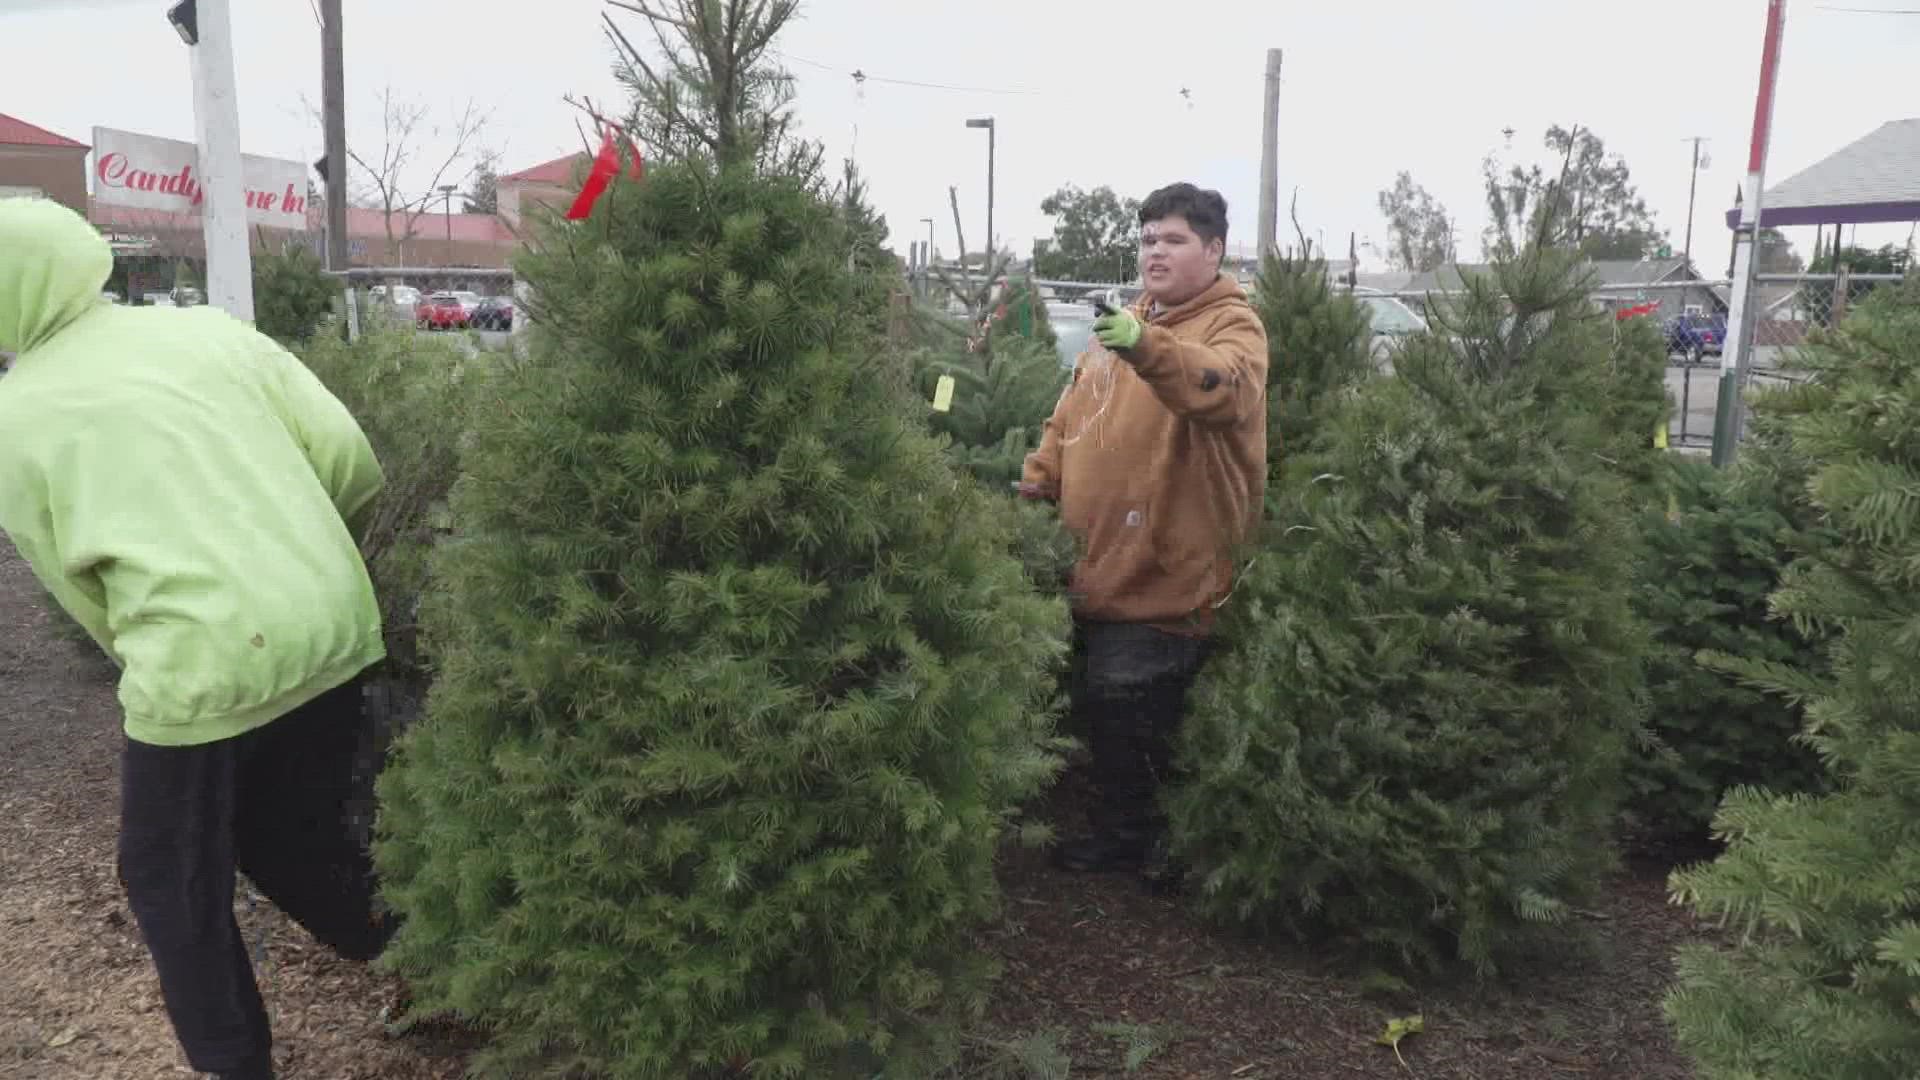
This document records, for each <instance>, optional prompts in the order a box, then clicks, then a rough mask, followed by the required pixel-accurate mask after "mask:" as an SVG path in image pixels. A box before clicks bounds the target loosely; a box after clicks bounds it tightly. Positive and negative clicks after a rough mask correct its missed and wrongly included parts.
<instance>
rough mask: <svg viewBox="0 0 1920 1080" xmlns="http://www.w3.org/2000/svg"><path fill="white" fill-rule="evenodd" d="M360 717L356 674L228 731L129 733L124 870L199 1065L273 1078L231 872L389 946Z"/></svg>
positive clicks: (345, 940)
mask: <svg viewBox="0 0 1920 1080" xmlns="http://www.w3.org/2000/svg"><path fill="white" fill-rule="evenodd" d="M364 717H365V710H364V709H363V707H362V703H361V696H360V688H359V684H358V682H357V681H355V682H350V683H348V684H347V685H346V686H344V687H341V688H340V689H337V690H333V691H330V692H328V693H326V694H323V695H321V696H320V697H319V698H316V699H315V700H313V701H312V702H310V703H308V704H307V705H304V706H302V707H301V708H299V709H297V710H295V711H294V712H291V713H289V714H287V715H286V716H283V717H281V718H280V719H278V720H275V721H273V722H272V723H270V724H267V725H265V726H263V727H260V728H256V729H254V730H253V731H249V732H247V733H245V734H243V735H239V736H236V737H234V738H231V739H223V740H221V741H219V742H215V743H208V744H205V745H202V746H178V747H174V746H151V745H148V744H145V743H139V742H135V741H133V740H131V739H129V740H128V741H127V746H126V750H125V753H124V755H123V757H122V764H121V770H120V877H121V881H122V882H123V883H124V885H125V887H126V890H127V903H128V906H129V907H131V908H132V910H133V915H134V918H135V919H136V920H137V921H138V923H139V925H140V932H141V934H142V935H143V936H144V937H145V938H146V942H147V948H148V950H149V951H151V952H152V953H153V963H154V967H155V968H157V969H158V971H159V973H160V990H161V995H162V997H163V998H164V999H165V1000H166V1005H167V1015H168V1016H169V1017H170V1018H171V1019H172V1021H173V1029H174V1033H175V1034H176V1035H177V1036H178V1037H179V1039H180V1044H181V1046H182V1047H183V1048H184V1049H185V1050H186V1054H187V1060H188V1061H189V1062H191V1063H192V1065H193V1067H194V1068H195V1069H198V1070H200V1071H202V1072H213V1073H221V1074H226V1075H233V1076H240V1077H250V1078H251V1077H263V1078H264V1077H270V1076H271V1075H272V1068H271V1051H272V1035H271V1033H270V1032H269V1031H268V1027H267V1013H266V1009H265V1007H264V1006H263V1005H262V1003H261V1000H260V991H259V989H258V987H256V986H255V984H254V978H253V965H252V964H251V963H250V962H249V960H248V958H247V949H246V945H245V943H244V942H243V940H242V938H241V933H240V928H239V926H238V924H237V923H236V922H235V921H234V917H233V895H234V870H235V869H236V868H238V869H239V870H241V871H244V872H245V873H246V875H247V877H248V878H249V879H251V880H252V881H253V883H254V885H256V886H258V888H259V889H260V891H261V892H262V893H265V894H266V896H267V897H268V898H270V899H271V900H272V901H273V902H274V904H275V905H276V906H278V907H279V908H280V910H281V911H283V912H285V913H286V914H287V915H288V916H290V917H291V918H292V919H293V920H294V921H296V922H298V923H299V924H300V925H301V926H304V927H306V928H307V930H308V931H309V932H310V933H312V934H313V936H314V937H315V938H318V939H319V940H320V941H321V942H322V943H324V944H326V945H328V946H330V947H331V948H333V949H334V950H335V951H337V952H339V953H340V954H341V955H343V956H347V957H349V958H353V959H361V960H367V959H372V958H373V957H375V956H377V955H378V954H379V953H380V950H381V949H382V948H383V947H385V944H386V940H387V937H388V936H390V934H391V929H390V927H389V925H388V923H389V920H387V919H386V918H384V917H382V916H381V915H380V914H379V913H378V912H377V911H376V910H375V906H374V899H373V897H374V888H373V868H372V862H371V859H370V858H369V856H368V854H367V850H366V848H365V846H364V844H363V842H362V838H361V837H362V834H361V830H360V829H358V828H356V827H355V824H354V822H353V821H351V820H350V818H351V817H352V816H353V811H354V810H355V809H356V808H357V800H356V799H355V794H356V789H357V788H358V787H360V786H362V783H361V782H362V781H364V780H365V779H367V778H365V777H361V776H357V775H356V771H357V770H356V767H355V766H356V760H357V758H358V751H359V749H360V747H361V741H362V738H363V736H364V734H365V732H364V731H363V728H364V726H365V725H364Z"/></svg>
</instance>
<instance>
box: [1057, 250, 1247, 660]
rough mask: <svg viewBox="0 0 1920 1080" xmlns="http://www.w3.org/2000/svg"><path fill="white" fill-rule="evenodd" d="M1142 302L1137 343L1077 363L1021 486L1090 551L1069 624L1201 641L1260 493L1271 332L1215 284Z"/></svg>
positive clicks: (1096, 350)
mask: <svg viewBox="0 0 1920 1080" xmlns="http://www.w3.org/2000/svg"><path fill="white" fill-rule="evenodd" d="M1146 304H1147V302H1146V300H1145V299H1144V298H1142V300H1141V302H1140V304H1139V305H1137V306H1136V307H1135V309H1134V314H1136V315H1139V316H1140V317H1141V319H1142V320H1143V321H1144V322H1146V324H1147V325H1146V328H1145V332H1144V333H1143V334H1142V335H1141V338H1140V343H1139V344H1138V345H1136V346H1134V347H1133V348H1132V349H1129V350H1127V351H1126V353H1125V354H1124V355H1122V354H1119V353H1115V352H1112V351H1109V350H1108V349H1106V348H1104V347H1102V346H1101V345H1100V344H1099V342H1098V341H1097V340H1096V341H1094V342H1093V344H1091V345H1090V346H1089V347H1088V349H1087V351H1086V352H1085V353H1083V354H1082V355H1081V357H1080V362H1079V364H1078V366H1077V367H1076V368H1075V369H1074V373H1073V381H1072V382H1071V383H1070V384H1068V386H1067V389H1066V390H1065V391H1064V392H1063V393H1062V394H1061V396H1060V401H1059V404H1057V405H1056V406H1054V410H1053V416H1052V418H1051V419H1049V420H1048V421H1047V423H1046V428H1045V431H1044V434H1043V435H1042V436H1041V439H1040V447H1039V449H1037V450H1035V451H1034V452H1033V453H1032V454H1029V455H1028V456H1027V461H1026V468H1025V470H1024V478H1023V479H1024V481H1025V483H1026V484H1028V485H1029V486H1030V489H1031V490H1035V491H1037V492H1038V493H1040V494H1042V495H1044V496H1048V497H1055V498H1057V499H1058V500H1059V503H1060V518H1061V521H1062V523H1063V524H1065V525H1066V526H1067V527H1068V528H1069V529H1072V530H1073V531H1074V532H1075V533H1076V534H1077V535H1078V536H1080V537H1081V539H1082V540H1083V541H1084V542H1085V545H1086V550H1085V554H1084V556H1083V557H1082V559H1081V561H1080V563H1079V565H1078V566H1077V567H1075V569H1074V574H1073V586H1072V593H1073V605H1074V613H1075V614H1076V615H1077V616H1079V617H1080V618H1082V619H1086V620H1090V621H1094V622H1129V623H1145V624H1148V625H1152V626H1155V627H1158V628H1160V629H1163V630H1167V631H1170V632H1172V633H1177V634H1185V635H1189V636H1204V635H1206V634H1207V633H1208V632H1209V631H1211V629H1212V627H1213V618H1214V611H1215V608H1217V607H1218V606H1219V604H1220V603H1221V602H1222V601H1224V600H1225V599H1226V597H1227V594H1228V593H1229V592H1231V591H1232V588H1233V565H1234V561H1233V554H1234V548H1235V547H1236V546H1237V545H1238V544H1239V543H1240V542H1241V541H1242V540H1244V539H1245V538H1246V537H1247V534H1248V532H1249V530H1250V529H1251V528H1252V526H1253V524H1254V522H1256V521H1257V520H1258V518H1259V515H1260V507H1261V500H1262V498H1263V496H1264V494H1265V491H1266V478H1267V393H1266V390H1267V335H1266V330H1265V328H1264V327H1262V326H1261V324H1260V319H1259V317H1258V316H1257V315H1255V314H1254V311H1253V308H1252V307H1251V306H1249V305H1248V303H1247V299H1246V295H1245V294H1244V293H1243V292H1242V291H1241V289H1240V286H1239V284H1238V283H1237V282H1235V281H1234V280H1233V279H1232V278H1231V277H1228V276H1226V275H1224V274H1223V275H1221V276H1220V277H1219V278H1218V279H1217V280H1216V281H1215V282H1214V283H1213V285H1212V286H1211V287H1210V288H1208V289H1207V290H1206V291H1205V292H1203V293H1201V294H1200V295H1199V296H1197V297H1195V298H1193V299H1192V300H1189V301H1188V302H1186V303H1184V304H1181V305H1180V306H1179V307H1176V308H1172V309H1169V310H1165V311H1161V312H1159V313H1158V314H1152V315H1150V314H1149V312H1148V308H1147V306H1146Z"/></svg>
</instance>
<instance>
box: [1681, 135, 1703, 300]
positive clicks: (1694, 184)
mask: <svg viewBox="0 0 1920 1080" xmlns="http://www.w3.org/2000/svg"><path fill="white" fill-rule="evenodd" d="M1699 186H1700V136H1698V135H1695V136H1694V137H1693V179H1691V180H1689V181H1688V182H1687V245H1686V248H1685V250H1684V251H1683V254H1684V255H1685V257H1686V260H1687V269H1688V270H1689V271H1691V270H1692V269H1693V196H1694V191H1695V190H1696V189H1697V188H1699Z"/></svg>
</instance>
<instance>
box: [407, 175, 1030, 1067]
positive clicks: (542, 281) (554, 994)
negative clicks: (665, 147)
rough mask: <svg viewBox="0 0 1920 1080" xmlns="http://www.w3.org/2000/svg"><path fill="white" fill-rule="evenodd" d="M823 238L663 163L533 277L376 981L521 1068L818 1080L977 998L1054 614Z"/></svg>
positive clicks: (822, 220) (473, 472)
mask: <svg viewBox="0 0 1920 1080" xmlns="http://www.w3.org/2000/svg"><path fill="white" fill-rule="evenodd" d="M840 228H841V225H840V223H839V219H838V218H837V216H836V214H835V213H834V210H833V208H832V207H831V205H829V204H828V202H827V201H826V200H825V199H823V198H822V197H821V196H820V194H819V193H817V192H816V191H815V190H814V189H813V188H812V187H811V186H809V185H808V184H805V183H803V182H800V181H797V180H793V179H788V178H782V177H762V176H755V175H753V174H752V173H751V172H750V171H747V170H744V169H741V168H729V169H727V170H725V171H722V172H715V171H713V170H710V169H706V168H703V167H701V166H698V165H685V166H678V165H669V166H665V167H661V168H657V169H655V170H653V171H651V172H650V173H649V177H648V179H647V180H646V181H645V183H644V184H641V185H639V186H637V187H634V186H629V185H621V186H619V187H617V188H616V189H615V191H614V192H613V194H612V196H611V197H610V199H609V200H608V202H607V203H605V204H603V206H602V208H601V209H600V210H599V211H598V212H597V213H596V216H595V218H594V219H593V220H592V221H591V222H590V223H589V225H588V227H587V228H585V229H583V230H580V231H578V232H575V233H571V234H561V235H554V236H551V237H549V238H548V240H547V249H546V250H545V251H544V252H543V253H541V254H539V255H537V256H533V257H529V258H527V259H526V260H525V262H524V263H523V265H522V267H521V270H522V273H523V275H524V276H525V278H526V279H527V280H528V282H529V283H530V284H531V285H532V287H533V289H534V292H535V295H536V297H537V298H538V301H539V311H538V313H537V316H536V319H537V325H538V326H539V327H540V328H541V329H540V331H539V333H538V334H537V335H536V336H535V337H534V338H533V342H534V344H533V346H532V349H533V354H532V359H531V362H530V363H529V364H528V365H527V366H526V368H525V369H524V370H523V371H520V372H517V373H515V374H510V375H507V376H505V377H504V379H505V383H506V385H504V386H503V387H502V388H501V391H500V393H499V394H498V395H497V396H496V397H495V398H494V399H493V400H492V402H491V404H490V405H489V406H487V407H484V408H483V410H482V418H481V421H480V425H479V428H478V430H477V431H476V432H475V433H474V436H473V439H472V447H471V449H470V450H469V451H468V453H467V454H466V455H465V458H464V461H463V466H464V473H465V475H464V479H463V480H462V483H461V485H460V487H459V488H458V489H457V490H456V494H455V500H454V507H453V510H454V515H453V516H454V524H455V531H456V539H455V540H454V541H453V542H452V543H451V544H449V545H447V546H446V547H444V548H443V549H442V551H441V553H440V554H439V555H438V556H437V558H436V562H435V571H436V576H437V578H438V582H439V586H438V592H437V594H436V595H435V596H434V597H433V598H432V599H431V601H430V603H429V609H428V628H429V632H430V635H431V640H432V642H433V644H434V648H435V652H436V659H437V662H438V673H439V681H438V682H437V683H436V684H435V686H434V689H433V694H432V697H431V699H430V706H429V711H428V716H427V718H426V719H425V720H424V721H423V722H422V723H420V724H419V725H417V726H416V727H415V728H414V729H413V730H412V731H411V732H410V733H409V734H408V736H407V737H406V739H405V741H404V743H403V745H402V748H401V752H400V754H399V758H398V760H397V762H396V764H395V765H394V766H393V767H392V768H390V769H389V771H388V773H387V774H386V776H385V777H384V778H383V782H382V798H383V805H384V812H385V817H384V820H383V834H384V840H383V842H382V844H381V845H380V851H379V854H380V861H381V864H382V867H383V870H384V872H385V874H386V875H387V880H388V882H389V885H388V891H389V895H390V896H391V898H392V899H393V900H394V901H395V903H396V904H397V905H398V907H399V908H400V909H401V910H402V911H404V912H406V913H407V915H408V916H409V921H408V923H407V925H406V929H405V931H404V932H403V933H402V935H401V937H400V938H399V939H398V940H397V942H396V944H395V946H394V949H393V952H392V956H393V958H394V961H393V962H394V964H395V965H396V966H397V967H398V968H399V969H401V970H403V971H406V972H408V973H410V975H411V976H412V977H413V979H414V986H415V989H416V991H417V993H418V995H419V999H420V1001H421V1002H422V1004H423V1006H425V1007H427V1008H430V1009H433V1008H437V1009H451V1010H454V1011H456V1012H458V1013H460V1014H462V1015H466V1016H470V1017H474V1018H477V1019H480V1020H483V1021H485V1022H487V1023H489V1024H491V1025H493V1026H494V1027H495V1029H496V1031H497V1032H498V1035H499V1043H498V1046H497V1052H498V1054H499V1056H500V1059H501V1060H502V1061H504V1062H506V1063H508V1064H509V1065H510V1066H511V1067H513V1068H515V1069H520V1070H531V1069H533V1067H534V1063H535V1062H539V1061H544V1062H545V1063H546V1064H547V1065H548V1066H549V1067H550V1068H551V1069H553V1070H555V1071H556V1073H557V1072H558V1071H559V1070H561V1069H563V1068H564V1067H565V1066H566V1065H568V1064H569V1063H572V1062H579V1063H583V1064H587V1065H591V1066H592V1067H594V1068H598V1069H602V1070H605V1071H606V1072H607V1073H608V1074H609V1075H612V1076H623V1077H624V1076H632V1077H668V1076H672V1077H682V1076H685V1075H687V1070H688V1069H689V1068H692V1067H697V1066H701V1065H710V1064H713V1063H715V1062H726V1061H729V1060H733V1059H735V1058H741V1057H746V1058H751V1059H752V1060H753V1061H754V1062H755V1063H756V1068H757V1069H762V1070H765V1072H766V1074H767V1075H781V1076H798V1075H827V1074H829V1073H830V1072H831V1070H832V1069H833V1068H835V1067H836V1066H837V1065H838V1064H839V1063H841V1062H842V1056H843V1055H844V1054H846V1053H849V1052H850V1051H849V1048H850V1047H853V1048H859V1049H863V1050H864V1051H866V1052H869V1053H871V1054H873V1055H876V1056H878V1058H879V1059H880V1060H882V1061H888V1060H897V1059H896V1054H897V1053H898V1051H899V1048H898V1047H896V1045H895V1043H896V1040H899V1039H901V1038H902V1036H904V1035H906V1034H908V1033H909V1032H910V1031H911V1030H912V1027H911V1025H910V1023H909V1021H910V1020H911V1019H912V1018H914V1017H915V1016H918V1015H920V1014H922V1013H925V1012H932V1011H938V1010H940V1009H942V1008H953V1007H957V1006H960V1005H966V1004H970V1003H972V1002H974V1001H975V1000H976V998H975V997H973V995H974V994H975V993H977V990H978V985H979V984H978V976H979V975H980V974H981V972H980V971H979V970H978V969H979V967H980V965H979V964H978V962H977V961H978V960H979V957H978V955H977V953H976V951H975V950H974V949H973V948H972V947H971V945H970V943H969V941H968V940H967V932H968V929H969V928H970V927H971V926H973V925H975V924H976V923H977V922H978V920H980V919H981V918H983V917H985V916H986V915H987V914H988V913H989V912H991V911H992V910H993V905H994V900H995V888H994V882H993V877H992V864H993V854H994V847H995V844H996V843H997V841H998V840H999V838H1000V837H1001V836H1003V835H1004V834H1005V831H1006V824H1007V822H1008V820H1009V818H1010V816H1011V814H1012V812H1013V807H1015V806H1016V805H1017V804H1018V803H1019V802H1020V801H1021V800H1022V799H1024V798H1026V797H1028V796H1030V795H1032V794H1033V793H1034V792H1035V791H1036V790H1037V789H1038V788H1039V787H1040V785H1041V784H1042V783H1044V782H1045V781H1046V780H1047V779H1048V778H1049V777H1050V776H1051V775H1052V772H1053V770H1054V769H1055V767H1056V765H1057V759H1056V758H1055V756H1054V755H1053V754H1051V753H1050V749H1049V748H1050V742H1049V740H1050V733H1049V719H1048V717H1047V715H1046V705H1047V702H1048V698H1049V695H1050V693H1051V682H1050V677H1049V676H1050V670H1051V666H1052V665H1053V664H1054V663H1055V662H1056V660H1057V659H1058V658H1059V656H1060V655H1061V654H1062V651H1063V645H1062V630H1063V627H1064V613H1063V612H1062V611H1061V610H1060V608H1059V606H1058V604H1057V603H1056V602H1049V601H1044V600H1042V599H1040V598H1038V597H1037V596H1036V595H1035V593H1034V592H1033V590H1032V588H1031V587H1030V586H1029V585H1028V584H1027V583H1026V582H1025V581H1024V580H1023V578H1022V575H1021V571H1020V568H1019V566H1018V565H1017V564H1016V563H1015V562H1014V561H1013V560H1012V559H1010V558H1007V557H1006V556H1005V555H1003V554H1001V552H1002V551H1003V550H1004V549H1006V548H1007V547H1008V546H1009V545H1010V543H1011V541H1010V538H1009V536H1008V535H1007V532H1006V528H1007V526H1006V524H1005V521H1006V518H1005V516H1004V515H1003V514H996V513H994V512H993V509H992V506H991V505H990V503H989V499H990V498H991V496H990V495H989V494H988V493H987V492H985V491H983V490H982V489H981V488H980V487H979V486H978V485H976V484H972V483H969V482H967V481H965V480H964V479H963V478H961V477H959V476H957V475H956V474H955V473H954V472H953V471H952V469H951V468H950V467H949V466H948V464H947V463H946V461H945V460H944V458H943V456H942V453H941V450H940V447H939V445H938V444H937V443H936V442H935V441H934V440H933V439H931V438H929V437H928V436H926V435H925V434H923V433H922V432H921V431H920V430H919V429H918V424H917V421H916V420H915V419H914V418H912V417H911V416H910V414H908V413H907V411H906V410H905V409H903V408H902V407H901V406H902V403H901V401H900V400H899V398H898V396H897V395H895V394H894V393H892V392H890V391H888V390H886V389H885V388H884V380H883V379H880V378H878V377H877V369H878V368H879V367H880V366H881V365H882V364H884V362H885V361H884V358H883V357H881V356H879V355H878V350H877V349H876V348H874V343H873V342H872V341H871V340H869V339H868V337H867V335H866V334H864V333H863V332H860V331H859V328H860V327H861V325H862V324H861V320H860V319H859V318H858V316H857V315H849V314H847V313H849V312H857V311H859V310H861V309H863V308H870V306H871V305H873V304H874V303H876V301H875V298H874V296H873V295H872V294H873V293H874V292H875V291H876V289H875V283H874V281H873V279H871V278H865V277H862V276H861V275H858V274H851V273H849V272H848V271H847V270H846V268H845V261H844V252H845V250H846V246H845V245H846V241H845V238H844V237H842V236H840V235H838V232H839V229H840ZM848 325H851V326H853V327H855V328H856V332H855V333H853V334H851V335H849V336H848V337H850V338H851V340H849V339H848V337H843V335H842V333H841V328H842V327H843V326H848ZM529 1074H530V1072H529V1071H521V1072H516V1073H515V1075H529Z"/></svg>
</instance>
